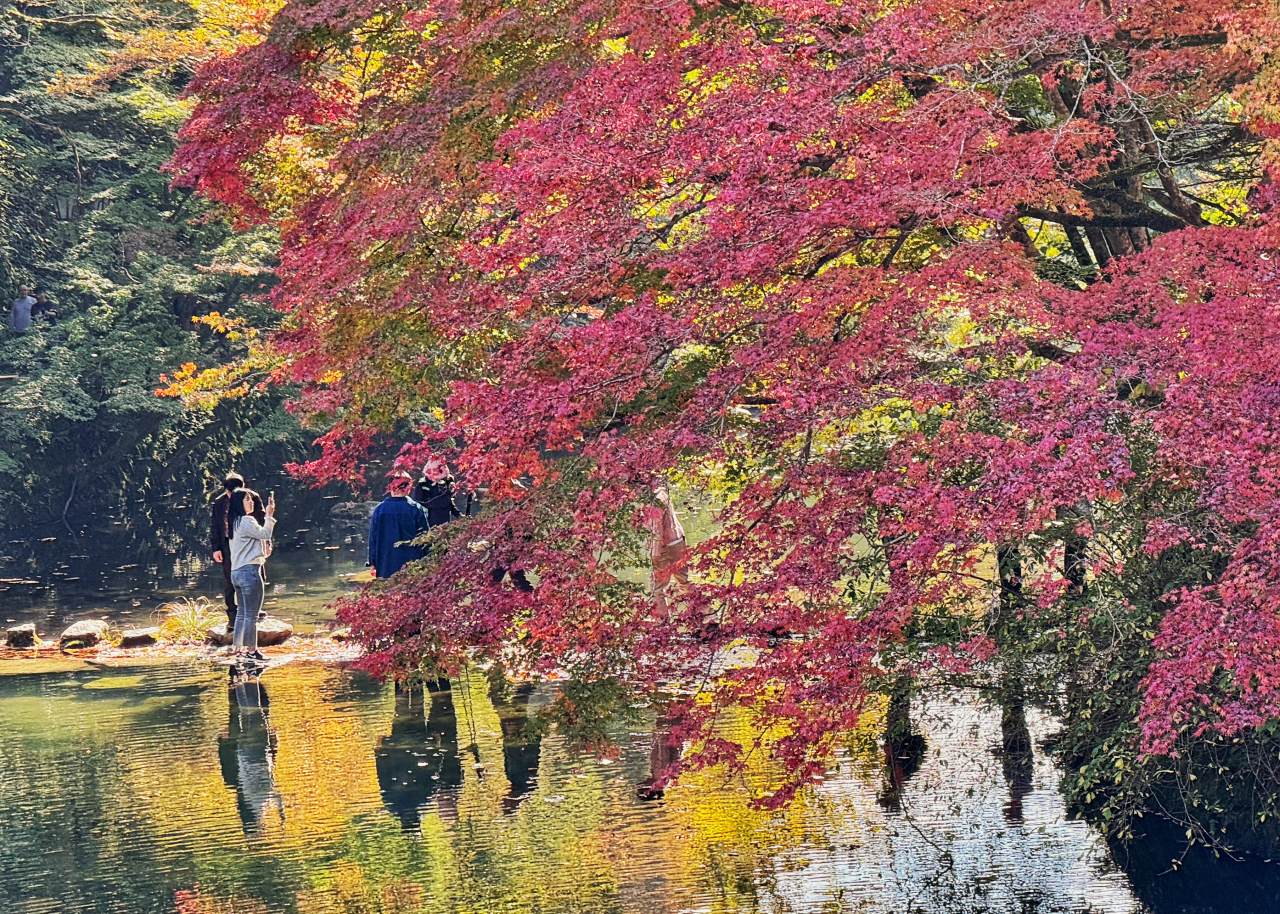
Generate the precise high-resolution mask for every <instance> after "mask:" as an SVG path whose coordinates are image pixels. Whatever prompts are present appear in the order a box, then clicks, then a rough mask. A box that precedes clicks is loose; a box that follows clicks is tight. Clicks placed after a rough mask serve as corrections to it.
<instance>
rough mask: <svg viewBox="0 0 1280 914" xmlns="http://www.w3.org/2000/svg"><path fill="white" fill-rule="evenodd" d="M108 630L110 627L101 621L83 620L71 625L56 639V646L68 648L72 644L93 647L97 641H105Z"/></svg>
mask: <svg viewBox="0 0 1280 914" xmlns="http://www.w3.org/2000/svg"><path fill="white" fill-rule="evenodd" d="M109 628H110V626H109V625H107V623H105V622H103V621H102V620H101V619H85V620H84V621H82V622H76V623H74V624H72V625H71V627H70V628H68V629H67V630H66V631H64V632H63V633H62V634H61V635H60V636H59V637H58V645H59V646H60V647H70V646H71V645H73V644H74V645H78V646H80V647H93V646H94V645H95V644H97V643H98V642H99V641H103V640H105V639H106V637H107V629H109Z"/></svg>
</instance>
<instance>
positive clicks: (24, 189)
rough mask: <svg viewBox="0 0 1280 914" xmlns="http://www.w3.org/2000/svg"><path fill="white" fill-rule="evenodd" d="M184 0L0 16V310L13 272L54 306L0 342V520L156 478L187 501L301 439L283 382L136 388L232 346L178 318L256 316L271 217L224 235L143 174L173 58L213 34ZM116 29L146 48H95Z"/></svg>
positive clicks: (151, 488)
mask: <svg viewBox="0 0 1280 914" xmlns="http://www.w3.org/2000/svg"><path fill="white" fill-rule="evenodd" d="M6 7H8V5H7V4H6ZM198 7H199V5H197V6H191V5H187V4H183V3H168V4H166V3H148V4H146V5H145V6H136V5H134V4H130V3H123V2H103V3H89V4H84V3H79V2H77V3H68V2H43V3H20V4H17V5H16V6H13V7H11V8H8V9H7V11H6V12H2V13H0V293H2V294H3V299H4V303H5V318H6V320H5V325H6V327H7V323H8V321H7V318H8V309H9V305H10V303H11V302H12V301H13V299H14V298H15V297H16V294H17V289H18V287H19V285H21V284H24V283H25V284H27V285H30V286H32V287H34V288H38V289H42V290H45V291H47V292H48V293H49V295H50V298H51V299H52V301H53V302H54V304H55V307H56V310H57V318H56V320H55V321H53V322H51V323H48V322H44V323H40V324H39V325H38V326H36V327H35V328H33V331H32V332H30V333H27V334H26V335H24V336H16V335H13V334H10V333H7V332H6V333H5V334H4V335H3V336H2V337H0V375H3V376H5V379H4V380H3V381H0V527H13V526H14V525H16V524H19V523H33V524H37V525H39V524H54V525H57V526H59V527H61V526H63V523H64V521H65V523H66V525H67V526H68V527H72V528H76V529H79V527H80V525H81V524H82V523H83V520H84V518H85V517H86V516H87V515H88V514H89V513H91V512H94V511H103V510H108V511H118V510H120V509H121V508H124V507H125V506H129V505H132V506H137V505H139V504H140V503H143V502H147V501H153V500H155V499H158V498H160V497H162V496H164V495H165V493H170V492H178V493H181V497H183V498H192V497H195V498H196V499H197V502H198V503H199V504H203V500H202V499H200V498H199V493H200V492H202V491H207V490H210V489H211V488H212V487H213V486H215V485H216V478H218V477H220V475H221V474H222V473H223V472H225V470H226V469H227V468H228V467H230V466H235V467H237V468H240V469H241V470H242V471H244V472H246V473H248V474H250V476H251V478H252V477H253V476H255V475H261V474H265V473H267V472H271V473H275V472H277V471H278V470H279V467H280V465H281V464H282V463H283V462H285V461H288V460H296V459H299V458H301V457H305V456H306V455H307V454H308V453H309V448H308V442H309V440H310V437H311V436H307V435H305V434H304V433H303V432H302V430H301V428H300V427H299V425H298V423H297V422H296V421H295V420H294V419H293V418H292V417H291V416H289V415H288V414H287V413H286V412H285V411H284V409H283V405H282V404H283V402H284V399H285V397H286V395H287V393H288V391H287V390H282V389H278V388H277V389H264V390H261V391H258V390H255V391H253V392H252V393H251V394H250V395H249V396H246V397H243V398H240V399H238V400H236V401H234V402H228V403H226V404H223V405H221V406H219V407H218V408H217V409H216V410H213V411H212V412H209V411H193V410H188V409H184V407H183V405H182V404H181V403H180V402H178V401H176V400H172V399H166V398H163V397H158V396H156V394H155V390H156V389H157V387H158V386H160V383H161V376H162V375H163V374H165V373H167V372H172V371H174V370H175V369H176V368H178V367H179V366H181V365H183V364H185V363H191V362H198V363H199V364H201V365H202V366H207V365H211V364H217V363H219V362H222V361H227V360H230V359H231V358H234V357H235V356H236V355H237V354H238V347H239V345H240V344H239V343H238V342H237V341H234V340H232V339H230V338H229V337H228V336H226V335H225V334H218V333H215V332H214V331H212V330H211V329H209V328H208V327H207V326H203V325H199V324H197V323H194V322H193V320H192V319H193V318H194V317H198V316H201V315H207V314H209V313H211V312H217V313H220V314H224V315H230V316H232V317H239V318H241V319H243V320H246V321H247V322H248V323H250V324H253V325H255V326H262V327H269V326H272V325H273V321H274V320H275V312H274V311H273V310H272V309H271V308H270V307H269V306H267V305H264V304H262V303H260V302H258V301H256V300H255V296H256V295H258V294H259V293H261V292H263V291H265V290H266V289H267V288H269V285H270V283H271V281H272V273H271V270H272V265H273V262H274V260H273V258H274V256H275V250H276V248H275V241H274V238H273V236H272V233H271V231H270V230H269V229H257V230H252V231H245V232H237V231H234V230H233V229H232V228H231V226H230V225H229V223H228V222H227V221H226V220H225V219H223V218H222V217H221V216H220V214H219V213H217V212H215V211H213V210H211V208H210V206H209V205H208V204H207V203H204V202H203V201H201V200H199V199H198V198H195V197H193V196H192V195H191V194H190V193H188V192H187V191H185V190H171V189H170V188H169V179H168V177H167V176H166V175H164V174H163V173H162V172H161V168H162V166H163V164H164V163H165V161H166V160H167V159H168V157H169V156H170V155H171V153H172V151H173V148H174V137H175V134H176V132H177V130H178V128H179V127H180V126H181V125H182V123H183V120H184V118H185V117H186V115H187V113H188V106H187V104H186V103H185V102H184V101H182V100H181V93H182V90H183V88H184V86H185V85H186V84H187V82H188V81H189V79H190V78H191V76H192V73H193V70H194V66H195V60H194V59H193V58H191V57H189V56H187V55H188V54H199V53H202V52H207V50H206V49H207V48H209V47H211V46H216V39H217V36H216V35H213V36H211V35H210V34H209V33H208V30H207V29H206V28H205V27H204V26H205V21H204V20H202V17H201V13H200V9H199V8H198ZM130 41H141V42H145V44H146V46H147V47H148V48H149V49H150V51H151V54H150V56H147V55H135V56H133V57H128V56H125V57H123V58H119V59H116V60H113V59H112V57H111V56H110V55H111V54H112V53H113V52H114V53H119V52H120V50H121V49H124V48H127V47H129V46H130V45H129V42H130ZM124 513H125V514H126V515H128V514H134V515H136V514H137V512H136V511H127V512H124ZM197 513H199V512H197ZM193 517H194V515H193ZM164 522H166V523H169V522H173V519H172V518H166V519H165V521H164Z"/></svg>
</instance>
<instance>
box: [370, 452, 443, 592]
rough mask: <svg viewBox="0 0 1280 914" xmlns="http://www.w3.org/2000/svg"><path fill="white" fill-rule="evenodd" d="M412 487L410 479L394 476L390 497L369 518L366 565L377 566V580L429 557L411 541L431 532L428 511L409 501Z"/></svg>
mask: <svg viewBox="0 0 1280 914" xmlns="http://www.w3.org/2000/svg"><path fill="white" fill-rule="evenodd" d="M412 487H413V480H412V479H410V478H409V477H408V476H396V477H393V478H392V480H391V482H390V483H389V484H388V485H387V493H388V494H387V497H386V498H384V499H383V500H382V504H380V505H378V507H376V508H374V510H373V517H371V518H369V561H368V562H366V563H365V564H367V565H372V566H373V575H374V577H377V578H389V577H391V576H392V575H393V574H395V573H396V572H397V571H399V570H400V569H401V568H403V567H404V566H405V565H407V564H408V563H409V562H412V561H416V560H417V559H420V558H422V557H423V556H424V555H426V550H424V549H423V548H422V547H421V546H414V545H411V544H410V542H409V541H410V540H412V539H414V538H415V537H417V536H418V535H419V534H422V533H426V532H427V531H428V530H430V529H431V524H430V522H429V521H428V520H427V512H426V509H424V508H423V507H422V506H421V505H419V504H418V503H417V502H415V501H410V499H409V490H410V489H411V488H412Z"/></svg>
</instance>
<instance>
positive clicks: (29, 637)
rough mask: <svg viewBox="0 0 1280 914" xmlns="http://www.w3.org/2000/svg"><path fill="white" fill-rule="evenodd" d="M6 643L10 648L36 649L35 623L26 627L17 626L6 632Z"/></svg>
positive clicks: (29, 623)
mask: <svg viewBox="0 0 1280 914" xmlns="http://www.w3.org/2000/svg"><path fill="white" fill-rule="evenodd" d="M4 643H5V644H7V645H8V646H9V647H35V646H36V626H35V623H34V622H28V623H27V624H26V625H15V626H14V627H13V628H11V629H9V630H8V631H6V632H5V638H4Z"/></svg>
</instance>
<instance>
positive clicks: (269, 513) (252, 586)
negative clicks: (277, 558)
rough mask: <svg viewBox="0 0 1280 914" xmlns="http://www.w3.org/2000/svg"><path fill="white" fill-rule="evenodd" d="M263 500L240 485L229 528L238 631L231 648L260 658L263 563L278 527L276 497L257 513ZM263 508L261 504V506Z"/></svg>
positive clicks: (233, 504)
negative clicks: (257, 508)
mask: <svg viewBox="0 0 1280 914" xmlns="http://www.w3.org/2000/svg"><path fill="white" fill-rule="evenodd" d="M261 504H262V499H261V498H260V497H259V496H258V494H257V493H256V492H251V491H249V490H248V489H239V490H238V491H236V492H233V493H232V494H231V506H230V509H229V511H228V512H227V530H228V531H229V532H230V534H231V583H232V585H233V586H234V587H235V589H236V604H237V605H238V606H239V610H238V611H237V612H236V625H235V632H234V634H233V636H232V642H231V644H232V650H233V651H234V652H235V653H236V655H237V656H247V657H252V658H254V659H255V660H261V659H262V654H260V653H259V652H258V612H259V611H260V610H261V609H262V598H263V583H262V566H263V564H265V563H266V561H267V556H268V555H270V554H271V532H272V531H273V530H275V528H276V497H275V495H274V494H273V495H272V496H271V498H270V499H269V500H268V501H267V507H266V510H265V511H264V512H262V513H261V514H258V515H257V516H255V513H256V512H255V510H254V509H255V507H259V506H260V505H261ZM259 510H260V508H259Z"/></svg>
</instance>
